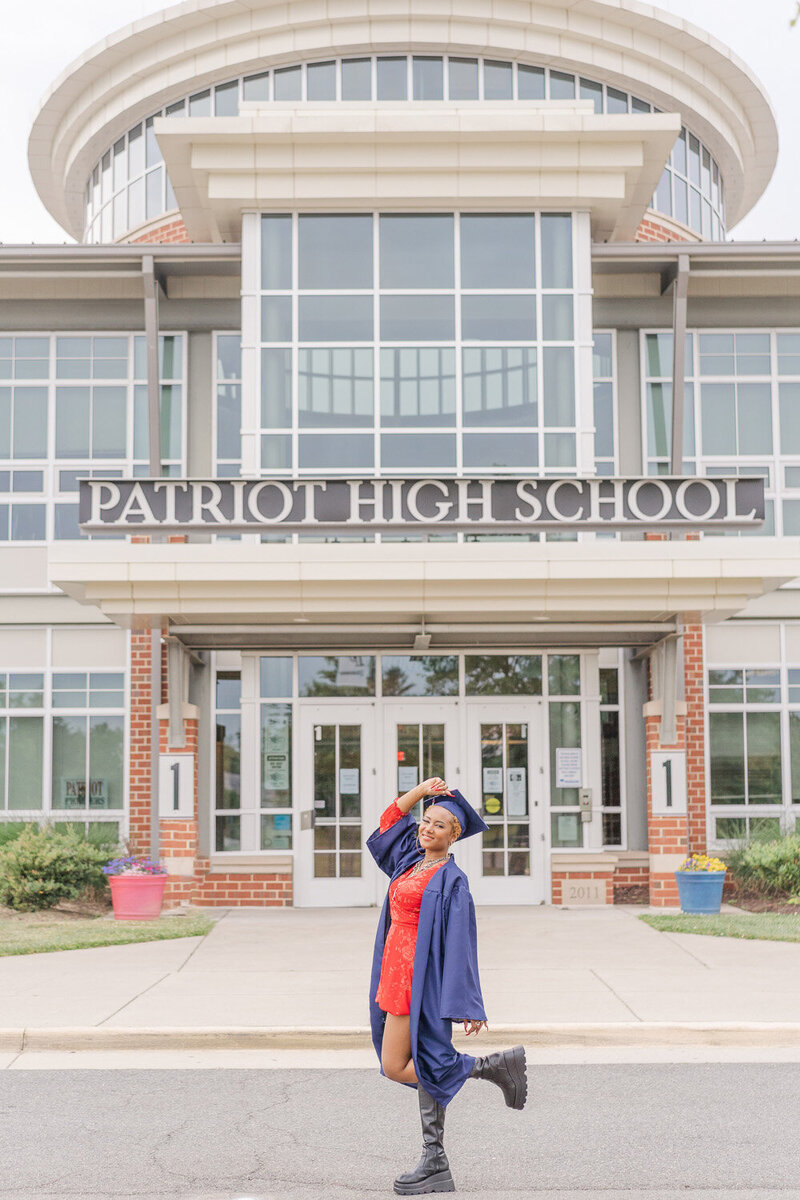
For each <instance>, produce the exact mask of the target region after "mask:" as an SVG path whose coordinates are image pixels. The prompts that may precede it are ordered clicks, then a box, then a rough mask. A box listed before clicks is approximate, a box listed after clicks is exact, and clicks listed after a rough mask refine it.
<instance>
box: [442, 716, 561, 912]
mask: <svg viewBox="0 0 800 1200" xmlns="http://www.w3.org/2000/svg"><path fill="white" fill-rule="evenodd" d="M545 714H546V704H545V701H544V700H543V699H542V697H541V696H524V697H523V696H520V697H517V698H516V699H515V698H514V697H509V696H504V697H502V699H501V698H499V697H498V698H497V699H496V700H494V699H492V698H490V697H487V696H482V697H480V698H478V697H476V699H475V701H474V702H470V701H467V703H466V737H465V739H464V743H463V744H464V746H465V748H466V755H465V762H464V764H463V766H464V776H465V779H466V785H467V788H468V790H467V791H466V792H465V795H466V796H467V799H470V797H471V796H472V797H474V798H475V799H474V801H471V803H473V806H474V807H475V808H476V809H477V810H478V811H480V809H481V807H482V806H481V802H480V800H481V797H482V795H483V791H482V787H481V782H482V781H481V776H480V771H481V766H482V764H481V758H480V744H481V740H480V726H481V725H482V724H484V725H485V724H488V723H490V722H491V721H492V720H495V721H503V722H506V723H509V722H511V723H514V724H527V726H528V767H527V770H528V829H529V841H530V855H531V873H530V875H516V876H502V877H501V876H491V875H489V876H484V874H483V860H482V849H483V837H482V836H481V837H480V838H478V837H474V838H470V840H469V841H468V842H466V843H465V845H464V851H465V859H466V865H465V867H464V869H465V870H466V871H467V874H468V875H469V879H470V889H471V891H472V895H473V897H474V899H475V903H476V904H513V905H516V904H548V903H549V902H550V896H551V878H550V845H549V836H548V835H549V820H548V814H549V811H550V809H549V802H548V796H547V782H548V778H549V771H548V769H547V768H548V758H547V748H548V737H547V725H546V722H545ZM475 801H477V803H475Z"/></svg>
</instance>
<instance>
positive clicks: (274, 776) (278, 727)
mask: <svg viewBox="0 0 800 1200" xmlns="http://www.w3.org/2000/svg"><path fill="white" fill-rule="evenodd" d="M276 709H277V705H275V706H274V707H273V706H271V705H265V706H264V716H263V719H262V725H261V750H262V755H263V775H264V783H263V787H264V791H265V792H285V791H287V790H288V788H289V721H288V719H287V717H286V716H285V714H284V713H282V712H280V711H276Z"/></svg>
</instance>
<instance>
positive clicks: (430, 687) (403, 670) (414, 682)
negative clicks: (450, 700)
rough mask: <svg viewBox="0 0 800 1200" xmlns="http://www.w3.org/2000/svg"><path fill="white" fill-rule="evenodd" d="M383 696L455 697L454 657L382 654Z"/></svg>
mask: <svg viewBox="0 0 800 1200" xmlns="http://www.w3.org/2000/svg"><path fill="white" fill-rule="evenodd" d="M381 677H382V687H383V694H384V696H457V695H458V655H457V654H416V655H409V654H384V655H383V656H382V658H381Z"/></svg>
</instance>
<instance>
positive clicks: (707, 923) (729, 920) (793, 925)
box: [639, 912, 800, 942]
mask: <svg viewBox="0 0 800 1200" xmlns="http://www.w3.org/2000/svg"><path fill="white" fill-rule="evenodd" d="M639 920H640V921H644V922H645V924H647V925H649V926H650V927H651V928H652V929H660V930H661V931H662V932H663V933H705V934H711V936H712V937H735V938H760V939H761V940H762V941H768V942H800V913H777V912H743V913H707V914H705V915H703V914H699V915H697V916H695V915H693V914H692V913H640V915H639Z"/></svg>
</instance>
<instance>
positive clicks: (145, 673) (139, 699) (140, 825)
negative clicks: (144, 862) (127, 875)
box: [128, 629, 152, 854]
mask: <svg viewBox="0 0 800 1200" xmlns="http://www.w3.org/2000/svg"><path fill="white" fill-rule="evenodd" d="M150 665H151V632H150V630H149V629H134V630H132V632H131V679H130V688H131V706H130V751H129V766H128V777H129V782H128V798H129V806H130V835H129V840H130V844H131V848H132V851H133V853H134V854H149V853H150V833H151V829H150V824H151V821H150V796H151V781H150V764H151V759H150V752H151V748H152V716H151V707H150V691H151V678H150Z"/></svg>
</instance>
